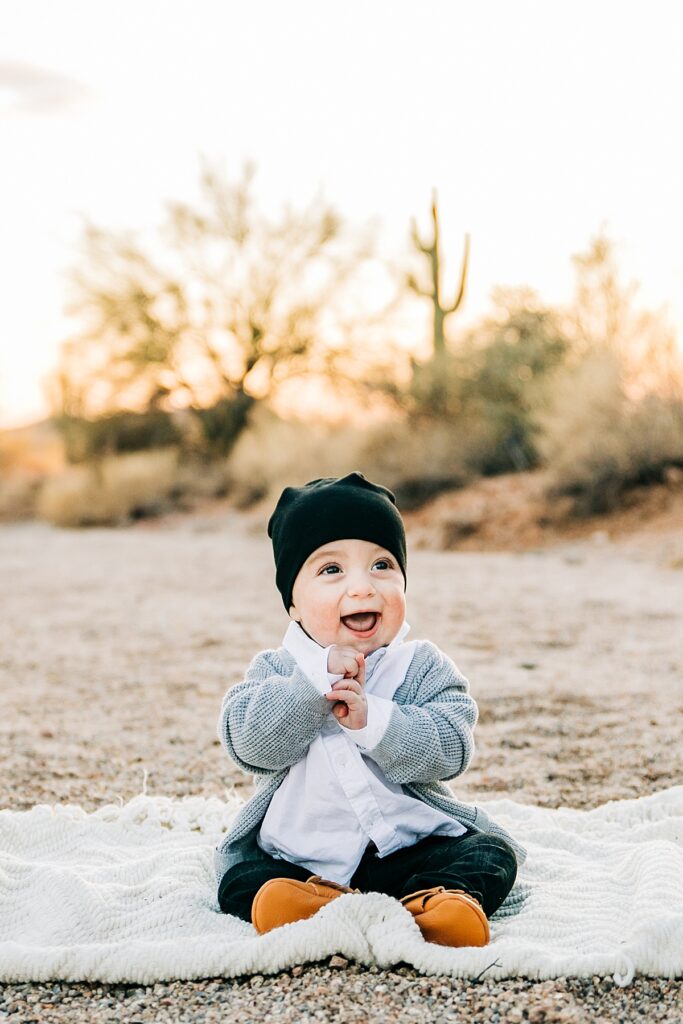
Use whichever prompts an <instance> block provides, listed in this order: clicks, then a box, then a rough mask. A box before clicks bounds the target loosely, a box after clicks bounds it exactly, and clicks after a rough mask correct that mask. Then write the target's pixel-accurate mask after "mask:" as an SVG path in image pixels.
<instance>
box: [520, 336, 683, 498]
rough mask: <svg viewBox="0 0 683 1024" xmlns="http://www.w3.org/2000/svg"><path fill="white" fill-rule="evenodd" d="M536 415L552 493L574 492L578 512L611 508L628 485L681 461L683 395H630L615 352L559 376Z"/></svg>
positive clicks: (652, 478)
mask: <svg viewBox="0 0 683 1024" xmlns="http://www.w3.org/2000/svg"><path fill="white" fill-rule="evenodd" d="M538 420H539V423H540V425H541V427H542V434H541V435H540V440H539V446H540V449H541V451H542V456H543V460H544V462H545V463H546V465H547V467H548V470H549V479H550V488H549V493H550V495H551V496H554V495H571V496H572V497H573V499H574V511H575V513H576V514H578V515H591V514H594V513H599V512H606V511H609V510H611V509H613V508H615V507H616V506H617V504H618V503H619V501H620V499H621V497H622V495H623V493H624V491H625V490H626V489H627V488H629V487H633V486H635V485H638V484H646V483H655V482H659V481H661V480H663V479H664V477H665V471H666V468H667V467H668V466H672V465H675V466H683V399H681V398H680V397H676V396H675V395H667V396H663V395H659V394H657V393H655V392H652V393H650V394H646V395H644V396H642V397H641V398H639V399H637V400H636V399H630V398H629V397H628V396H627V394H626V393H625V390H624V387H623V364H622V361H621V359H620V358H619V356H618V355H617V354H615V353H614V352H613V351H604V350H603V351H592V352H590V353H589V354H587V355H586V356H585V357H584V358H583V359H582V360H581V361H580V362H579V363H578V364H576V365H575V366H573V367H571V368H567V369H565V370H564V371H563V372H562V373H559V374H558V375H557V377H556V379H555V380H554V381H553V383H552V386H551V387H550V388H549V390H548V395H547V405H546V408H545V409H544V410H543V411H542V412H540V413H539V414H538Z"/></svg>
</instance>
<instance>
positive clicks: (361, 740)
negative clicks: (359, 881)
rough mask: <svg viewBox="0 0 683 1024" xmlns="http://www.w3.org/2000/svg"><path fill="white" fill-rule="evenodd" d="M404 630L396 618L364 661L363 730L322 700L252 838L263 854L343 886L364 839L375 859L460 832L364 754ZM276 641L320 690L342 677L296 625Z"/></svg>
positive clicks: (379, 723) (384, 716)
mask: <svg viewBox="0 0 683 1024" xmlns="http://www.w3.org/2000/svg"><path fill="white" fill-rule="evenodd" d="M409 629H410V626H409V625H408V624H407V623H404V624H403V626H402V627H401V630H400V632H399V633H398V635H397V636H396V637H395V638H394V640H392V642H391V643H390V644H389V645H388V646H387V647H380V648H379V649H378V650H376V651H373V652H372V654H369V655H368V656H367V657H366V659H365V686H364V692H365V696H366V699H367V703H368V721H367V725H366V726H365V728H363V729H348V728H346V727H345V726H343V725H341V723H340V722H338V721H337V719H336V718H335V716H334V715H333V714H332V704H333V702H332V701H330V711H329V713H328V715H327V716H326V721H325V722H324V724H323V727H322V729H321V731H320V733H319V735H318V736H316V738H315V739H314V740H313V742H312V743H311V745H310V746H309V748H308V751H307V753H306V756H305V757H304V758H302V759H301V761H298V762H297V763H296V764H294V765H292V766H291V768H290V769H289V771H288V773H287V775H286V776H285V778H284V780H283V781H282V783H281V784H280V786H279V787H278V789H277V790H276V792H275V794H274V795H273V798H272V800H271V802H270V804H269V806H268V810H267V811H266V814H265V816H264V818H263V821H262V822H261V828H260V831H259V834H258V837H257V841H258V844H259V846H261V848H262V849H263V850H265V851H266V853H269V854H270V855H271V857H275V858H280V859H284V860H288V861H290V862H292V863H296V864H300V865H301V866H302V867H305V868H308V869H309V870H310V872H311V874H315V875H321V876H322V877H323V878H328V879H330V880H331V881H333V882H338V883H339V884H340V885H348V884H349V882H350V880H351V877H352V875H353V873H354V872H355V870H356V868H357V867H358V865H359V864H360V861H361V858H362V856H363V853H364V851H365V849H366V847H367V846H368V843H369V842H370V841H372V842H373V843H374V844H375V846H376V847H377V850H378V853H377V856H378V857H386V856H387V854H390V853H393V852H394V851H395V850H399V849H401V848H402V847H404V846H412V845H413V844H414V843H416V842H418V840H420V839H424V838H425V836H428V835H434V834H438V835H449V836H459V835H462V834H463V832H465V831H466V830H465V828H464V826H463V825H461V824H460V823H459V822H457V821H455V820H454V819H453V818H451V817H449V816H448V815H447V814H444V813H443V812H441V811H437V810H436V809H434V808H432V807H429V806H428V805H427V804H425V803H423V801H422V800H419V799H418V798H417V797H415V796H413V795H412V794H410V793H408V792H407V791H406V790H405V789H404V787H403V786H401V785H399V784H398V783H394V782H389V780H388V779H387V778H386V776H385V775H384V772H383V771H382V770H381V768H380V767H379V765H377V764H376V763H375V762H374V761H373V760H372V758H371V757H369V756H368V755H367V754H366V753H364V751H368V750H372V749H373V747H376V746H377V744H378V743H379V741H380V740H381V738H382V736H383V735H384V733H385V731H386V728H387V726H388V724H389V719H390V717H391V714H392V708H393V700H392V698H393V695H394V693H395V692H396V690H397V689H398V687H399V686H400V685H401V683H402V682H403V680H404V679H405V675H406V672H407V671H408V667H409V665H410V662H411V661H412V659H413V655H414V653H415V644H416V642H415V641H412V642H409V643H404V642H403V638H404V637H405V635H406V633H407V632H408V630H409ZM283 646H284V647H285V648H286V649H287V650H288V651H289V653H290V654H291V655H292V657H293V658H294V659H295V660H296V662H297V664H298V665H299V668H300V669H301V670H302V671H303V672H304V673H305V674H306V675H307V676H308V678H309V679H310V680H311V682H312V683H313V685H314V686H315V687H316V689H318V690H319V691H320V693H323V694H324V693H328V692H329V691H330V689H331V684H332V683H334V682H336V681H337V680H339V679H342V678H343V676H340V675H331V674H330V673H328V671H327V656H328V651H329V648H326V647H321V646H320V645H319V644H317V643H316V642H315V641H314V640H312V639H311V638H310V637H309V636H308V635H307V634H306V633H305V632H304V631H303V629H302V628H301V626H300V625H299V624H298V623H297V622H292V623H290V625H289V628H288V629H287V632H286V633H285V636H284V639H283Z"/></svg>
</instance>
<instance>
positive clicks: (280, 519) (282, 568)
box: [268, 473, 406, 611]
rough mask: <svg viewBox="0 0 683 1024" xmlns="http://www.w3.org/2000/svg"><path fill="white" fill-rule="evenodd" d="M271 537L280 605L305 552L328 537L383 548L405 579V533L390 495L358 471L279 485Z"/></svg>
mask: <svg viewBox="0 0 683 1024" xmlns="http://www.w3.org/2000/svg"><path fill="white" fill-rule="evenodd" d="M268 536H269V537H270V538H271V539H272V541H273V554H274V555H275V569H276V572H275V583H276V585H277V588H278V590H279V591H280V593H281V594H282V600H283V602H284V605H285V608H286V609H287V611H289V609H290V606H291V604H292V588H293V586H294V580H295V579H296V577H297V575H298V573H299V569H300V568H301V566H302V565H303V564H304V562H305V561H306V559H307V558H308V556H309V555H310V554H312V553H313V552H314V551H315V550H316V549H317V548H319V547H321V546H322V545H323V544H328V543H329V542H330V541H333V540H346V539H355V540H367V541H372V542H374V543H375V544H379V546H380V547H383V548H386V549H387V551H390V552H391V553H392V555H394V557H395V558H396V560H397V562H398V564H399V567H400V569H401V572H402V573H403V578H404V579H405V578H406V536H405V530H404V528H403V520H402V519H401V515H400V513H399V511H398V509H397V508H396V498H395V496H394V495H393V494H392V492H391V491H390V490H389V489H388V488H387V487H382V485H381V484H373V483H371V482H370V480H366V479H365V477H364V476H363V474H362V473H349V475H348V476H344V477H322V478H321V479H319V480H310V481H309V482H308V483H307V484H305V485H304V486H303V487H285V489H284V491H283V492H282V494H281V495H280V500H279V501H278V503H277V505H276V506H275V511H274V512H273V514H272V516H271V517H270V520H269V521H268Z"/></svg>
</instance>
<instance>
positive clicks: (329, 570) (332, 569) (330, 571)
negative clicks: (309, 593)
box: [320, 565, 341, 576]
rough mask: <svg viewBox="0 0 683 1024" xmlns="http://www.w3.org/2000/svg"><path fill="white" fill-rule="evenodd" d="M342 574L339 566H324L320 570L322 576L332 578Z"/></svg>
mask: <svg viewBox="0 0 683 1024" xmlns="http://www.w3.org/2000/svg"><path fill="white" fill-rule="evenodd" d="M338 572H341V569H340V568H339V566H338V565H324V566H323V567H322V569H321V570H320V575H321V576H332V575H334V574H335V573H338Z"/></svg>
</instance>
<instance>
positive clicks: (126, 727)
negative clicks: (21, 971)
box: [0, 508, 683, 1024]
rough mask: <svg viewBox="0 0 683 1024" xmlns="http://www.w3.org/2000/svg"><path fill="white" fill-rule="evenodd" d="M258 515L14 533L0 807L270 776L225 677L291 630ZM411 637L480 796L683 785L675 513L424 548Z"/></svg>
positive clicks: (170, 1016)
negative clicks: (237, 751) (586, 532)
mask: <svg viewBox="0 0 683 1024" xmlns="http://www.w3.org/2000/svg"><path fill="white" fill-rule="evenodd" d="M263 525H264V524H263V519H262V517H261V516H259V515H252V516H245V515H243V514H239V513H237V512H235V511H233V510H227V511H226V510H225V509H224V508H221V509H215V510H212V511H207V512H206V513H203V514H198V515H195V516H192V517H187V518H181V517H173V518H169V519H166V520H161V521H158V522H156V523H149V524H140V525H138V526H136V527H134V528H129V529H122V530H90V531H81V532H75V531H74V532H72V531H64V530H56V529H53V528H51V527H49V526H46V525H43V524H37V523H26V524H16V525H4V526H2V527H0V586H1V588H2V590H1V593H2V615H1V616H0V742H1V745H2V751H3V756H2V763H1V765H0V806H2V807H11V808H14V809H24V808H28V807H30V806H31V805H32V804H34V803H36V802H43V803H45V802H47V803H53V802H57V801H61V802H72V803H80V804H81V805H82V806H83V807H84V808H86V809H88V810H93V809H95V808H97V807H98V806H100V805H101V804H102V803H104V802H111V801H117V800H118V799H119V798H120V799H121V800H122V801H126V800H128V799H130V798H131V797H133V796H135V795H136V794H137V793H139V792H140V791H141V789H142V786H143V778H144V777H145V776H146V785H147V792H149V793H152V794H160V795H168V796H176V797H182V796H184V795H186V794H195V795H206V796H210V795H213V796H221V795H223V794H224V793H225V789H226V787H231V786H233V785H234V786H235V787H237V789H238V790H239V791H242V792H244V793H245V794H246V793H248V792H249V789H250V779H249V778H248V777H246V776H242V775H240V774H239V773H238V772H237V770H236V769H235V770H233V769H232V768H231V765H230V763H229V762H228V760H227V757H226V755H225V754H224V752H223V751H222V749H221V747H220V746H219V744H218V740H217V739H216V737H215V724H216V718H217V714H218V709H219V706H220V701H221V697H222V695H223V692H224V691H225V689H226V688H227V687H228V686H230V685H231V684H232V683H234V682H235V681H237V680H238V679H239V678H240V674H241V672H242V670H243V668H244V666H245V664H246V663H247V662H248V661H249V659H250V658H251V656H252V654H253V653H254V652H255V651H257V650H259V649H262V648H263V647H267V646H275V645H277V644H278V643H279V641H280V639H281V636H282V634H283V632H284V629H285V627H286V624H287V620H286V617H285V613H284V609H283V607H282V604H281V602H280V598H279V595H278V593H277V591H276V590H275V587H274V584H273V573H272V563H271V558H272V556H271V553H270V549H269V546H268V541H267V538H266V537H265V532H264V529H263ZM407 597H408V609H409V615H408V620H409V622H410V623H411V626H412V633H411V636H412V637H419V636H426V637H429V638H430V639H432V640H433V641H434V642H436V643H437V644H439V645H440V646H441V647H442V648H443V649H444V650H446V651H447V652H448V653H449V654H450V655H451V657H453V659H454V660H455V662H456V663H457V665H458V667H459V668H460V670H461V671H462V672H463V673H464V674H465V675H466V676H467V677H468V678H469V680H470V683H471V687H472V692H473V695H474V696H475V697H476V699H477V701H478V703H479V707H480V720H479V725H478V729H477V740H478V746H477V754H476V757H475V762H474V764H473V767H472V768H471V769H470V770H469V772H468V773H467V774H466V775H465V776H464V778H463V779H461V780H456V782H454V783H453V784H452V785H453V786H454V788H455V789H456V791H457V792H458V794H459V795H460V796H462V797H463V798H465V799H468V800H474V799H476V798H477V796H480V797H484V798H492V797H498V796H509V797H511V798H513V799H515V800H519V801H522V802H534V803H540V804H543V805H545V806H553V807H554V806H558V805H560V804H566V805H568V806H572V807H583V808H589V807H593V806H596V805H597V804H599V803H602V802H604V801H606V800H609V799H619V798H625V797H626V798H630V797H635V796H642V795H645V794H649V793H653V792H655V791H657V790H659V789H661V788H664V787H667V786H670V785H674V784H678V783H680V782H681V780H682V779H683V770H682V769H683V743H682V742H681V734H682V728H681V722H682V721H683V716H682V714H681V713H682V712H683V546H682V534H681V531H680V530H678V529H668V530H664V531H662V530H661V529H660V530H657V531H649V530H648V529H647V528H642V529H640V530H639V531H638V532H637V533H635V534H631V535H628V536H624V537H620V538H619V539H618V540H610V539H609V537H608V536H607V535H606V534H605V533H604V532H600V533H597V534H595V535H594V536H592V537H587V538H582V539H571V540H564V541H561V542H559V543H557V544H555V545H554V546H551V547H547V546H542V545H539V546H537V547H533V546H531V547H526V548H525V549H524V550H517V551H475V550H466V551H462V550H460V551H459V550H454V551H447V552H440V551H434V550H424V549H422V548H419V546H417V545H416V546H415V547H414V548H413V549H412V550H411V551H410V554H409V565H408V589H407ZM76 1019H83V1020H88V1021H92V1022H100V1021H114V1020H118V1021H124V1020H125V1021H166V1020H169V1021H170V1020H174V1021H176V1020H188V1021H194V1020H202V1021H214V1020H216V1021H217V1020H224V1019H235V1020H239V1021H241V1022H242V1021H263V1020H278V1021H288V1022H289V1021H306V1020H309V1021H314V1020H325V1021H327V1020H330V1021H336V1020H339V1021H379V1020H382V1021H385V1020H409V1021H418V1022H422V1021H425V1022H426V1021H447V1020H453V1021H458V1020H467V1021H470V1022H476V1021H494V1022H495V1021H507V1020H510V1021H515V1020H516V1021H521V1020H529V1021H532V1022H536V1024H539V1022H552V1021H555V1022H574V1021H584V1020H585V1021H617V1020H624V1021H635V1020H639V1021H642V1020H647V1021H659V1020H667V1021H672V1022H673V1021H683V988H682V983H681V982H680V981H676V982H671V981H666V980H663V979H659V980H658V979H643V978H640V979H637V981H636V982H635V983H634V985H633V986H631V987H630V988H628V989H624V990H622V989H618V988H616V987H615V985H614V984H613V982H611V981H610V980H606V979H598V978H594V979H569V980H562V979H560V980H557V981H552V982H540V983H539V982H536V983H532V982H527V981H524V980H522V979H520V980H510V981H507V982H498V983H494V982H487V981H486V980H485V979H483V980H482V981H480V982H478V983H476V984H473V983H470V982H468V981H453V980H452V979H448V978H441V979H439V978H423V977H420V976H419V975H417V974H416V973H415V972H414V971H413V970H412V969H409V968H407V967H406V966H399V967H397V968H396V969H395V970H393V971H386V972H379V973H377V972H374V971H366V970H365V969H364V968H358V966H357V965H354V964H348V965H346V966H341V967H334V966H331V965H330V964H329V963H319V964H313V965H303V966H302V967H301V968H294V969H292V970H290V971H286V972H282V973H281V974H279V975H276V976H273V977H265V978H264V977H256V978H243V979H236V980H231V981H224V980H222V979H210V980H207V981H206V982H194V983H174V984H168V985H157V986H154V987H151V988H147V989H141V988H139V987H137V986H122V985H117V986H96V985H84V984H83V985H81V984H79V985H74V984H68V985H67V984H62V985H54V986H53V985H52V984H47V985H7V986H4V987H1V988H0V1020H9V1021H13V1022H14V1021H17V1022H18V1021H23V1022H27V1021H33V1020H35V1021H38V1020H39V1021H41V1022H43V1021H45V1022H50V1021H66V1020H69V1021H72V1020H76Z"/></svg>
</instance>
